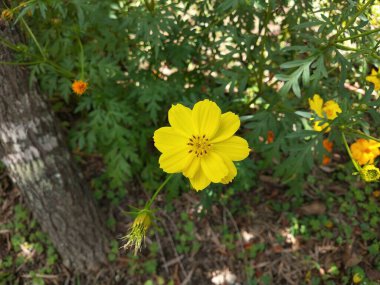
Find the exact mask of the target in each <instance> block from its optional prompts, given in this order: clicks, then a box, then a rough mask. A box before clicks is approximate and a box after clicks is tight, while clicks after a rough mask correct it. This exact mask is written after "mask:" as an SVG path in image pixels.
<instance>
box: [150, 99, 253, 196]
mask: <svg viewBox="0 0 380 285" xmlns="http://www.w3.org/2000/svg"><path fill="white" fill-rule="evenodd" d="M169 124H170V127H163V128H160V129H158V130H156V131H155V132H154V137H153V139H154V145H155V146H156V147H157V149H158V150H159V151H160V152H161V153H162V155H161V156H160V159H159V163H160V167H161V168H162V169H163V170H164V171H165V172H167V173H178V172H182V173H183V175H185V176H186V177H187V178H189V179H190V183H191V185H192V186H193V188H194V189H195V190H197V191H199V190H203V189H204V188H206V187H207V186H208V185H209V184H210V183H211V182H214V183H223V184H227V183H229V182H231V181H232V179H233V178H234V177H235V176H236V174H237V170H236V167H235V165H234V163H233V161H240V160H243V159H245V158H246V157H247V156H248V154H249V151H250V149H249V147H248V143H247V141H246V140H245V139H243V138H241V137H238V136H234V134H235V132H236V131H237V130H238V129H239V126H240V120H239V117H238V116H237V115H235V114H234V113H232V112H227V113H224V114H222V113H221V110H220V108H219V107H218V105H216V104H215V103H214V102H212V101H210V100H207V99H206V100H203V101H200V102H198V103H196V104H195V105H194V108H193V109H192V110H191V109H189V108H187V107H185V106H183V105H181V104H177V105H173V106H172V107H171V108H170V110H169Z"/></svg>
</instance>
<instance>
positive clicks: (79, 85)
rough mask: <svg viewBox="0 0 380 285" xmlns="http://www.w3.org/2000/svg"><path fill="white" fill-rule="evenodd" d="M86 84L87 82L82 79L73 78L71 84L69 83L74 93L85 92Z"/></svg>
mask: <svg viewBox="0 0 380 285" xmlns="http://www.w3.org/2000/svg"><path fill="white" fill-rule="evenodd" d="M87 86H88V83H87V82H84V81H82V80H74V82H73V84H72V85H71V88H72V89H73V91H74V93H75V94H77V95H82V94H83V93H84V92H86V90H87Z"/></svg>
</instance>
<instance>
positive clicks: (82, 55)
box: [78, 38, 84, 80]
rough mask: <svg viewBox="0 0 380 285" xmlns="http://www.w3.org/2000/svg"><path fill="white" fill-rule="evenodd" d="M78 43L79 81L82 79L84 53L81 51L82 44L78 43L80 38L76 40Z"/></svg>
mask: <svg viewBox="0 0 380 285" xmlns="http://www.w3.org/2000/svg"><path fill="white" fill-rule="evenodd" d="M78 43H79V49H80V54H79V62H80V79H81V80H83V79H84V51H83V45H82V42H81V41H80V38H78Z"/></svg>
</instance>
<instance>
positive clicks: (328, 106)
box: [323, 100, 342, 120]
mask: <svg viewBox="0 0 380 285" xmlns="http://www.w3.org/2000/svg"><path fill="white" fill-rule="evenodd" d="M323 112H324V113H325V114H326V117H327V119H329V120H334V119H336V118H337V117H338V114H339V113H342V109H341V108H340V106H339V105H338V103H336V102H335V101H333V100H329V101H327V102H326V103H325V104H324V105H323Z"/></svg>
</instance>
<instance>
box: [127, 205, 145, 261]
mask: <svg viewBox="0 0 380 285" xmlns="http://www.w3.org/2000/svg"><path fill="white" fill-rule="evenodd" d="M151 223H152V214H151V213H150V212H149V211H146V210H142V211H140V212H139V214H138V215H137V217H136V219H135V220H134V221H133V224H132V226H131V227H130V229H129V233H128V234H127V235H126V236H125V237H123V238H122V239H123V240H124V241H126V242H127V243H126V244H124V245H123V248H124V249H127V248H129V247H134V253H135V255H136V254H137V252H138V251H139V249H140V248H141V245H142V243H143V241H144V240H145V236H146V232H147V230H148V229H149V227H150V225H151Z"/></svg>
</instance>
